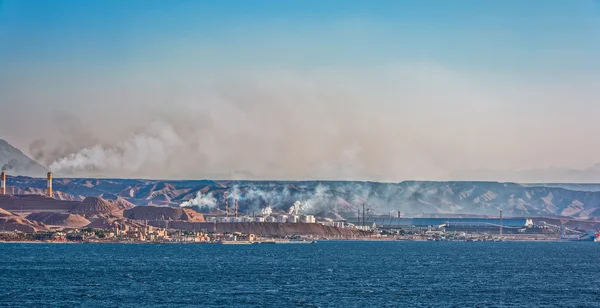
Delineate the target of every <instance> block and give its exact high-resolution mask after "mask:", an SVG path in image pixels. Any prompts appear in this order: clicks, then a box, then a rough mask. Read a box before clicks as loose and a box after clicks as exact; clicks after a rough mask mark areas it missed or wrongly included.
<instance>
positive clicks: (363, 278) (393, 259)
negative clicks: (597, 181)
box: [0, 241, 600, 307]
mask: <svg viewBox="0 0 600 308" xmlns="http://www.w3.org/2000/svg"><path fill="white" fill-rule="evenodd" d="M599 256H600V243H593V242H404V241H395V242H366V241H322V242H318V243H315V244H276V245H272V244H271V245H269V244H259V245H201V244H35V243H1V244H0V307H600V262H599Z"/></svg>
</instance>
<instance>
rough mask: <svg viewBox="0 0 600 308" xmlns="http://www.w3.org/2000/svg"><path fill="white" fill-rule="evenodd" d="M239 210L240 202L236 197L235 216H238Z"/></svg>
mask: <svg viewBox="0 0 600 308" xmlns="http://www.w3.org/2000/svg"><path fill="white" fill-rule="evenodd" d="M238 210H239V207H238V202H237V199H235V217H238Z"/></svg>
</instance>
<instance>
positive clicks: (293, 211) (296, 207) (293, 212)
mask: <svg viewBox="0 0 600 308" xmlns="http://www.w3.org/2000/svg"><path fill="white" fill-rule="evenodd" d="M301 209H302V202H300V201H296V202H294V205H292V206H291V207H290V209H289V210H288V214H290V215H298V214H299V213H300V210H301Z"/></svg>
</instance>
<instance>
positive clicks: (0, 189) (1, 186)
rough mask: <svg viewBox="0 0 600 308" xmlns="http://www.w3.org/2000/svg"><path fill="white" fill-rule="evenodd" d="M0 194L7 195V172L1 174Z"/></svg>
mask: <svg viewBox="0 0 600 308" xmlns="http://www.w3.org/2000/svg"><path fill="white" fill-rule="evenodd" d="M0 195H6V173H5V172H2V175H1V176H0Z"/></svg>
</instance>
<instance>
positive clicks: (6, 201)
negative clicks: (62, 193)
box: [0, 195, 80, 213]
mask: <svg viewBox="0 0 600 308" xmlns="http://www.w3.org/2000/svg"><path fill="white" fill-rule="evenodd" d="M79 203H80V202H79V201H63V200H56V199H54V198H50V197H47V196H43V195H0V208H3V209H5V210H7V211H10V212H20V211H23V212H59V213H66V212H69V211H70V210H72V209H73V208H74V207H75V206H77V205H79Z"/></svg>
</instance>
